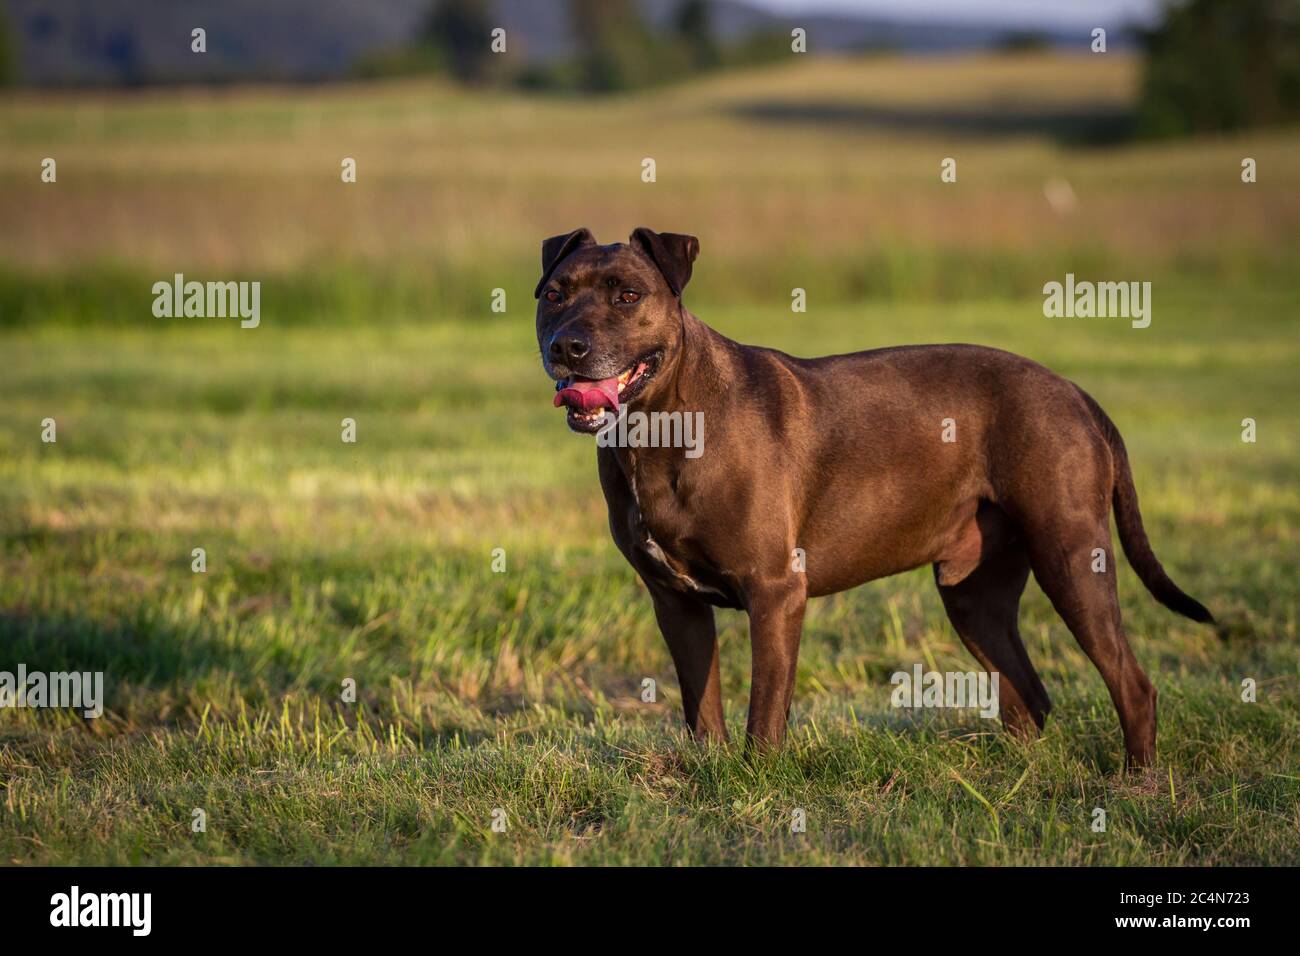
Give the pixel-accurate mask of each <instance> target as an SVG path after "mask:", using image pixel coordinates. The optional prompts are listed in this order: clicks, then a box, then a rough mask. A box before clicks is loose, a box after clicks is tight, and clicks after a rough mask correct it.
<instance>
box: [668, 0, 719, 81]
mask: <svg viewBox="0 0 1300 956" xmlns="http://www.w3.org/2000/svg"><path fill="white" fill-rule="evenodd" d="M675 19H676V21H677V22H676V27H677V35H678V36H679V37H680V38H681V42H682V45H683V46H684V47H685V49H686V56H687V59H688V61H689V62H690V66H691V68H692V69H695V70H710V69H712V68H713V67H715V66H717V65H718V64H719V63H721V62H722V51H721V50H720V49H719V46H718V41H717V38H716V37H715V36H714V34H713V5H712V4H711V3H710V2H709V0H682V4H681V6H679V7H678V8H677V16H676V18H675Z"/></svg>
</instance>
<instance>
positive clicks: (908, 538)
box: [534, 228, 1213, 768]
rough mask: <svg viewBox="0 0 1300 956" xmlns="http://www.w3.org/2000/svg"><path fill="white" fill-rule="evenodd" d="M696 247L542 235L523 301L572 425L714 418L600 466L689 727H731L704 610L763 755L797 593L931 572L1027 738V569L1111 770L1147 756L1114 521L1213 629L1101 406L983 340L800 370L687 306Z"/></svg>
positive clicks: (677, 240)
mask: <svg viewBox="0 0 1300 956" xmlns="http://www.w3.org/2000/svg"><path fill="white" fill-rule="evenodd" d="M699 249H700V244H699V240H698V239H696V238H695V237H694V236H689V235H681V234H677V233H656V232H654V231H652V230H650V229H646V228H638V229H636V230H634V231H633V232H632V234H631V236H630V237H629V240H628V241H627V242H626V243H614V244H611V245H599V244H598V243H597V242H596V240H595V238H594V237H593V235H592V233H591V231H590V230H589V229H586V228H582V229H576V230H574V231H573V232H570V233H567V234H565V235H559V236H553V237H551V238H549V239H546V240H545V241H544V242H543V243H542V277H541V280H540V281H539V282H538V283H537V288H536V290H535V293H534V295H535V297H536V298H537V343H538V347H539V348H540V350H541V359H542V364H543V367H544V368H545V370H546V372H547V373H548V374H549V375H550V377H551V378H552V379H553V380H554V381H555V387H556V394H555V398H554V403H555V405H557V406H561V407H564V408H566V409H567V421H568V425H569V427H570V428H571V429H572V430H574V431H576V432H582V433H588V434H594V433H598V432H601V431H602V429H605V428H608V427H609V426H610V425H611V424H612V423H613V422H614V421H615V418H614V415H616V414H618V413H619V412H620V410H622V411H623V414H625V415H626V414H628V411H627V410H628V409H629V408H631V409H635V410H637V411H641V412H644V413H654V412H667V413H672V412H680V413H683V414H690V413H695V412H703V415H704V421H705V423H706V424H707V425H708V445H707V453H706V454H701V455H698V456H696V457H694V458H692V457H688V456H686V455H684V454H682V452H681V451H680V449H674V448H671V447H631V446H630V444H626V445H624V446H622V447H619V446H618V445H617V444H614V445H611V444H608V443H604V442H598V444H600V445H601V447H599V448H598V449H597V455H596V459H597V465H598V469H599V474H600V485H601V489H602V491H603V492H604V496H605V502H606V505H607V506H608V509H609V526H610V531H611V533H612V535H613V538H614V543H615V544H616V545H617V546H618V549H619V550H620V551H621V552H622V553H623V556H624V557H625V558H626V559H627V561H628V562H629V563H630V564H631V565H632V567H633V568H634V569H635V570H636V572H637V574H638V575H639V576H640V577H641V579H642V580H643V581H644V582H645V585H646V588H647V589H648V590H649V592H650V597H651V600H652V601H653V603H654V612H655V617H656V620H657V622H658V625H659V629H660V630H661V631H662V633H663V636H664V640H665V641H666V642H667V644H668V649H669V651H670V653H671V655H672V659H673V663H674V665H675V667H676V670H677V676H678V679H679V682H680V685H681V694H682V704H683V709H684V711H685V718H686V724H687V727H688V728H689V730H690V732H691V734H692V735H693V736H694V737H695V738H697V739H701V740H725V739H726V736H727V731H726V727H725V724H724V722H723V714H722V688H721V683H720V679H719V673H718V643H717V637H716V633H715V630H714V620H713V609H714V608H715V607H724V608H737V609H743V610H744V611H745V612H746V613H747V614H748V617H749V627H750V643H751V654H752V665H751V689H750V702H749V716H748V721H747V724H746V742H747V743H746V746H747V749H748V748H753V749H754V750H759V751H761V750H768V749H772V748H776V747H779V746H780V744H781V742H782V740H783V739H784V735H785V729H786V723H787V720H788V717H789V711H790V701H791V697H792V694H793V690H794V682H795V667H796V663H797V660H798V654H799V640H800V635H801V632H802V630H803V617H804V608H805V604H806V602H807V600H808V599H809V598H813V597H820V596H822V595H827V594H833V593H835V592H838V591H844V590H846V589H848V588H852V587H856V586H857V585H859V584H862V583H864V582H867V581H872V580H875V579H877V578H883V577H886V576H888V575H892V574H898V573H900V572H902V571H908V570H911V569H913V568H917V567H920V566H922V565H925V564H929V565H932V566H933V568H934V577H935V581H936V583H937V585H938V589H939V595H940V597H941V599H942V601H943V606H944V609H945V610H946V611H947V614H948V618H949V620H950V621H951V622H952V625H953V627H954V628H955V629H956V632H957V634H958V635H959V636H960V638H961V640H962V642H963V643H964V644H965V645H966V647H967V648H968V649H969V650H970V652H971V654H973V655H974V656H975V658H976V660H978V661H979V663H980V665H981V666H982V667H983V668H984V669H986V670H987V671H989V672H990V673H996V674H999V675H1000V679H999V692H1000V716H1001V719H1002V722H1003V725H1004V727H1005V728H1006V729H1007V730H1008V731H1010V732H1012V733H1015V734H1019V735H1021V736H1027V737H1033V736H1036V735H1037V734H1038V733H1039V732H1040V731H1041V730H1042V727H1043V725H1044V721H1045V720H1046V718H1047V715H1048V713H1049V712H1050V711H1051V708H1052V704H1051V700H1050V699H1049V698H1048V696H1047V691H1046V690H1045V689H1044V687H1043V683H1042V681H1041V680H1040V679H1039V676H1038V674H1037V673H1036V672H1035V670H1034V666H1033V664H1032V663H1031V662H1030V659H1029V655H1028V654H1027V653H1026V652H1025V646H1024V643H1023V642H1022V640H1021V638H1020V634H1019V631H1018V627H1017V613H1018V610H1019V605H1020V597H1021V594H1022V592H1023V591H1024V588H1025V584H1026V582H1027V580H1028V577H1029V574H1030V572H1031V571H1032V572H1033V574H1034V577H1035V579H1036V580H1037V581H1038V583H1039V585H1040V586H1041V587H1042V589H1043V591H1044V592H1045V593H1046V594H1047V596H1048V598H1050V599H1051V602H1052V605H1053V606H1054V607H1055V609H1056V611H1057V613H1058V614H1059V615H1060V616H1061V617H1062V619H1063V620H1064V621H1065V623H1066V625H1067V626H1068V627H1069V629H1070V631H1071V632H1072V633H1073V634H1074V636H1075V638H1076V639H1077V640H1078V642H1079V644H1080V646H1081V647H1082V648H1083V650H1084V652H1085V653H1086V654H1087V655H1088V657H1089V659H1090V660H1091V661H1092V663H1093V665H1094V666H1095V667H1096V668H1097V670H1098V671H1100V673H1101V676H1102V679H1103V680H1104V681H1105V683H1106V687H1107V689H1108V690H1109V692H1110V696H1111V700H1112V701H1113V702H1114V705H1115V709H1116V711H1117V712H1118V714H1119V721H1120V726H1121V728H1122V730H1123V734H1124V747H1125V751H1126V758H1125V766H1126V767H1128V768H1138V767H1145V766H1149V765H1150V764H1151V763H1152V762H1153V760H1154V759H1155V747H1156V691H1155V688H1154V687H1153V686H1152V685H1151V682H1150V681H1149V680H1148V679H1147V676H1146V675H1145V674H1144V673H1143V672H1142V668H1141V666H1140V665H1139V664H1138V661H1137V658H1136V657H1135V656H1134V655H1133V651H1132V649H1131V648H1130V647H1129V642H1128V638H1127V637H1126V636H1125V633H1124V629H1123V626H1122V624H1121V621H1120V608H1119V598H1118V595H1117V593H1116V586H1115V561H1114V553H1113V549H1112V542H1111V532H1110V513H1111V510H1112V508H1113V509H1114V512H1115V519H1116V525H1117V527H1118V529H1119V539H1120V542H1121V543H1122V545H1123V547H1124V553H1125V554H1126V555H1127V556H1128V560H1129V562H1130V564H1131V565H1132V566H1133V568H1134V570H1135V571H1136V572H1137V575H1138V577H1139V578H1140V579H1141V581H1142V583H1143V584H1144V585H1145V586H1146V588H1147V589H1148V590H1149V591H1150V592H1151V594H1152V595H1153V596H1154V597H1155V598H1156V600H1158V601H1160V602H1161V603H1162V604H1164V605H1165V606H1166V607H1168V608H1170V609H1172V610H1174V611H1176V612H1178V613H1179V614H1182V615H1184V616H1186V617H1189V618H1191V619H1192V620H1194V621H1200V622H1212V621H1213V618H1212V617H1211V615H1210V612H1209V611H1207V610H1206V609H1205V607H1203V606H1202V605H1201V604H1200V603H1199V602H1197V601H1196V600H1194V599H1193V598H1191V597H1189V596H1188V595H1187V594H1185V593H1184V592H1183V591H1182V590H1180V589H1179V588H1178V586H1177V585H1175V584H1174V583H1173V581H1172V580H1170V578H1169V576H1168V575H1167V574H1166V573H1165V571H1164V568H1163V567H1161V565H1160V562H1159V561H1158V560H1157V559H1156V556H1155V554H1154V553H1153V552H1152V550H1151V545H1150V543H1149V542H1148V540H1147V535H1146V531H1145V529H1144V528H1143V525H1142V517H1141V514H1140V513H1139V511H1138V500H1137V493H1136V491H1135V490H1134V485H1133V475H1132V471H1131V470H1130V467H1129V461H1128V455H1127V452H1126V451H1125V448H1124V441H1123V439H1122V438H1121V437H1120V434H1119V431H1118V430H1117V429H1116V427H1115V425H1114V423H1112V422H1111V420H1110V419H1109V418H1108V417H1107V415H1106V413H1105V412H1104V411H1102V409H1101V407H1100V406H1099V405H1098V404H1097V403H1096V402H1095V401H1094V400H1093V399H1092V398H1091V397H1090V396H1089V395H1087V394H1086V393H1085V392H1084V391H1083V390H1082V389H1081V388H1079V387H1078V386H1077V385H1075V384H1073V383H1072V382H1069V381H1067V380H1066V379H1064V378H1061V377H1060V376H1058V375H1056V374H1055V373H1054V372H1052V371H1050V370H1049V369H1047V368H1045V367H1044V366H1042V365H1039V364H1037V363H1036V362H1033V361H1030V360H1029V359H1026V358H1022V357H1021V356H1018V355H1013V354H1011V353H1009V352H1003V351H1000V350H998V349H993V348H986V347H982V346H976V345H924V346H899V347H894V348H883V349H876V350H872V351H867V352H857V353H853V354H850V355H832V356H827V357H823V358H811V359H809V358H795V357H793V356H790V355H786V354H785V353H783V352H778V351H775V350H773V349H767V348H758V347H753V346H747V345H741V344H739V343H737V342H734V341H732V340H730V339H728V338H726V337H725V336H723V335H721V334H719V333H718V332H715V331H714V330H713V329H711V328H709V327H708V326H707V325H705V324H704V323H703V322H701V321H700V320H699V319H697V318H696V317H695V316H694V315H693V314H692V313H691V312H690V311H688V310H687V308H686V307H685V306H684V305H683V304H682V292H683V290H684V289H685V288H686V284H687V282H689V280H690V278H691V271H692V267H693V263H694V262H695V259H696V257H697V255H698V254H699ZM1103 554H1104V563H1102V561H1101V560H1100V556H1101V555H1103ZM792 556H794V559H793V560H792ZM1099 567H1100V568H1101V569H1102V570H1100V571H1099V570H1097V569H1098V568H1099Z"/></svg>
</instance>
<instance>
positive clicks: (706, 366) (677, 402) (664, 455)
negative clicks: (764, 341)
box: [613, 306, 737, 497]
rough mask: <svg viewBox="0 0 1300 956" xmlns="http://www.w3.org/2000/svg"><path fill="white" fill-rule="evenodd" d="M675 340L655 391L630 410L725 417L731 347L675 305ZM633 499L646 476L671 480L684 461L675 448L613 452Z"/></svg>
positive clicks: (732, 364)
mask: <svg viewBox="0 0 1300 956" xmlns="http://www.w3.org/2000/svg"><path fill="white" fill-rule="evenodd" d="M680 308H681V320H682V325H681V338H680V339H679V340H678V344H677V349H676V354H675V355H674V356H673V357H672V359H671V361H670V362H668V363H666V364H665V366H664V368H663V370H662V373H661V377H660V380H659V382H658V383H657V385H658V387H657V388H655V389H654V390H653V392H652V393H651V394H649V395H647V396H646V397H645V399H644V401H643V402H638V403H637V405H636V406H635V410H636V411H639V412H644V413H648V414H653V413H656V412H669V413H672V412H678V413H681V414H683V415H690V414H694V413H696V412H703V413H704V415H705V417H706V418H714V416H721V415H723V414H725V412H724V406H725V405H726V402H727V399H728V392H729V391H730V390H731V387H732V384H733V381H734V379H735V373H736V368H735V363H736V356H735V349H736V348H737V345H736V343H735V342H732V341H731V340H730V339H728V338H727V337H726V336H724V335H722V334H721V333H719V332H716V331H714V330H713V329H711V328H709V326H707V325H705V324H704V323H703V322H701V321H700V320H699V319H697V318H696V317H695V316H694V315H693V314H692V313H691V312H690V311H688V310H687V308H686V307H685V306H681V307H680ZM613 450H614V452H615V457H616V458H617V459H618V463H619V467H620V468H621V469H622V471H623V474H624V475H625V476H626V477H627V479H628V482H629V485H630V486H631V488H632V493H633V496H634V497H635V496H636V490H637V488H638V486H639V485H643V484H644V483H645V481H646V480H651V475H652V474H653V475H654V476H656V477H658V478H660V479H663V478H665V477H668V476H671V475H675V474H676V473H677V471H678V469H679V468H681V467H682V465H683V463H684V462H685V461H686V460H687V459H686V458H685V457H684V455H683V450H682V449H681V448H624V447H619V448H615V449H613Z"/></svg>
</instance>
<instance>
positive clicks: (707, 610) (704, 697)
mask: <svg viewBox="0 0 1300 956" xmlns="http://www.w3.org/2000/svg"><path fill="white" fill-rule="evenodd" d="M650 596H651V597H652V598H653V599H654V604H655V619H656V620H657V621H658V622H659V630H660V632H661V633H662V634H663V636H664V640H665V641H666V642H667V644H668V650H669V652H670V653H671V654H672V655H673V664H674V665H675V666H676V668H677V682H678V684H679V685H680V686H681V689H682V709H683V710H684V711H685V712H686V726H687V727H688V728H689V729H690V732H691V735H692V736H693V737H695V738H696V739H697V740H718V741H724V740H726V739H727V726H726V724H725V723H724V722H723V719H722V679H721V677H720V676H719V674H718V636H717V632H716V631H715V630H714V625H713V608H712V607H711V606H710V605H709V604H707V603H705V602H704V601H701V600H700V599H699V598H696V597H691V596H690V595H687V594H682V593H680V592H678V591H673V590H670V589H668V588H665V587H652V588H651V589H650Z"/></svg>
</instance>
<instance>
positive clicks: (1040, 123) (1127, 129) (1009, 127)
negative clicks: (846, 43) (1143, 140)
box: [733, 100, 1133, 146]
mask: <svg viewBox="0 0 1300 956" xmlns="http://www.w3.org/2000/svg"><path fill="white" fill-rule="evenodd" d="M733 112H735V113H736V114H737V115H738V116H740V117H742V118H744V119H749V120H757V121H760V122H772V123H799V124H814V125H819V126H829V127H840V128H844V129H874V130H879V131H881V132H889V133H956V134H964V135H969V136H988V137H999V136H1047V137H1050V138H1051V139H1054V140H1056V141H1058V142H1060V143H1063V144H1069V145H1074V146H1105V145H1111V144H1114V143H1119V142H1122V141H1123V140H1126V139H1128V138H1130V137H1131V136H1132V134H1133V115H1132V113H1131V112H1130V111H1129V110H1127V109H1124V108H1123V107H1117V106H1113V105H1111V104H1109V103H1095V104H1085V105H1083V106H1078V107H1074V108H1071V109H1061V108H1053V107H1047V106H1042V107H1037V106H1026V105H1022V104H1014V105H1012V104H1008V105H1007V106H1005V107H999V106H997V105H996V104H987V105H984V106H981V107H978V108H973V109H953V108H947V109H945V108H937V109H936V108H930V107H906V106H875V105H858V104H850V103H836V102H833V101H817V100H812V101H803V102H787V101H782V102H775V101H756V102H752V103H745V104H741V105H740V106H738V107H736V108H734V110H733Z"/></svg>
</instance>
